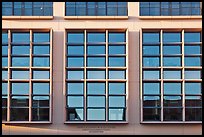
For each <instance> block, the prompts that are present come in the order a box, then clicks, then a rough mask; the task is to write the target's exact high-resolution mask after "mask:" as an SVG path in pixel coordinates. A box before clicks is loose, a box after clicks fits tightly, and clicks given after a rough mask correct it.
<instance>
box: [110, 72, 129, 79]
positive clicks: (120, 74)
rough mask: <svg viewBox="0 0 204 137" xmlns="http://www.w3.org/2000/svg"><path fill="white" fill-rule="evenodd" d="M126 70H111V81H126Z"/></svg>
mask: <svg viewBox="0 0 204 137" xmlns="http://www.w3.org/2000/svg"><path fill="white" fill-rule="evenodd" d="M125 77H126V75H125V70H109V71H108V78H109V79H125Z"/></svg>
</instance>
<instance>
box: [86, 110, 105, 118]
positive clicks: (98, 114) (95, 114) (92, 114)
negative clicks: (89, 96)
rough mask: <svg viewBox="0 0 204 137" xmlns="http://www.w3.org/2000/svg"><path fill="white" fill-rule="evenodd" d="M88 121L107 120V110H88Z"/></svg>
mask: <svg viewBox="0 0 204 137" xmlns="http://www.w3.org/2000/svg"><path fill="white" fill-rule="evenodd" d="M87 120H105V109H87Z"/></svg>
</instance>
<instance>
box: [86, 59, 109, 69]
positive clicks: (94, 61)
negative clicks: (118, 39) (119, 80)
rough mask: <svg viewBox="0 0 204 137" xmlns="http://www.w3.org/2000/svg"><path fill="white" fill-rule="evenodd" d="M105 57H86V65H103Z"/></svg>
mask: <svg viewBox="0 0 204 137" xmlns="http://www.w3.org/2000/svg"><path fill="white" fill-rule="evenodd" d="M105 63H106V62H105V57H87V67H105V66H106V65H105Z"/></svg>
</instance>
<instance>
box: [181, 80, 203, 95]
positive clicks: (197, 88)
mask: <svg viewBox="0 0 204 137" xmlns="http://www.w3.org/2000/svg"><path fill="white" fill-rule="evenodd" d="M185 94H202V91H201V83H190V82H189V83H185Z"/></svg>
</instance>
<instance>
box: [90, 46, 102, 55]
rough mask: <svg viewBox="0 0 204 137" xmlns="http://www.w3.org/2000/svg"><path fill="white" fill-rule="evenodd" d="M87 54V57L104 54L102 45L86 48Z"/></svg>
mask: <svg viewBox="0 0 204 137" xmlns="http://www.w3.org/2000/svg"><path fill="white" fill-rule="evenodd" d="M87 54H88V55H97V54H106V49H105V46H104V45H103V46H101V45H97V46H87Z"/></svg>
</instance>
